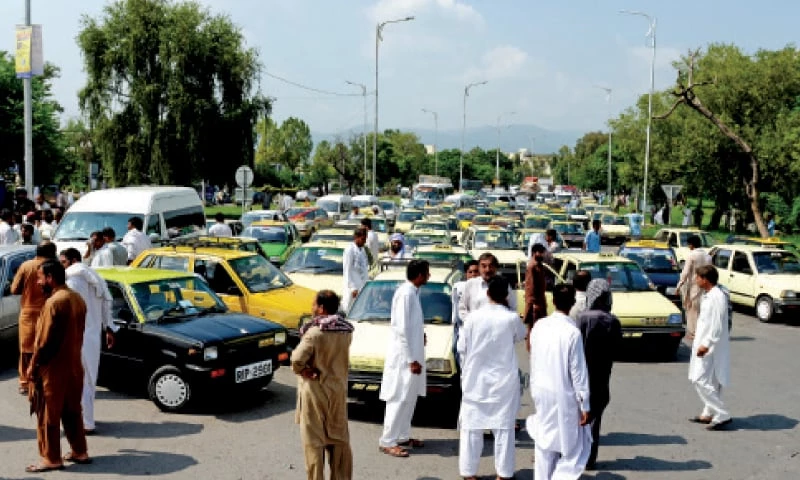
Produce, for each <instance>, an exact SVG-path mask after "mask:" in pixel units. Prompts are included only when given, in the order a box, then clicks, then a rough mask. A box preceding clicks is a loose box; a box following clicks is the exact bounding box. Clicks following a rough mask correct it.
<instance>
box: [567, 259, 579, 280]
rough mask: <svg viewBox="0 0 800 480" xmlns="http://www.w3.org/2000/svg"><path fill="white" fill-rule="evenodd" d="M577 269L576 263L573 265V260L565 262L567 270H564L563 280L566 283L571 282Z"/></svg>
mask: <svg viewBox="0 0 800 480" xmlns="http://www.w3.org/2000/svg"><path fill="white" fill-rule="evenodd" d="M577 271H578V266H577V265H575V264H574V263H573V262H567V270H566V272H564V280H566V282H567V283H572V279H573V278H574V277H575V272H577Z"/></svg>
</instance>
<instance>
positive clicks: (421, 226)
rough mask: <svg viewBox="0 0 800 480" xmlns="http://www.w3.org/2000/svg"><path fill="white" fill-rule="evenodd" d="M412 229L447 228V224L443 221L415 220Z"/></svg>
mask: <svg viewBox="0 0 800 480" xmlns="http://www.w3.org/2000/svg"><path fill="white" fill-rule="evenodd" d="M412 230H447V225H446V224H444V223H442V222H414V226H413V227H412Z"/></svg>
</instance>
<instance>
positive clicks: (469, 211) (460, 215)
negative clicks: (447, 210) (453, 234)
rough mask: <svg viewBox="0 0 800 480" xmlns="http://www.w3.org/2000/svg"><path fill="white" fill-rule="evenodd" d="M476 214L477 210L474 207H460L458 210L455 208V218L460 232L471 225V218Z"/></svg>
mask: <svg viewBox="0 0 800 480" xmlns="http://www.w3.org/2000/svg"><path fill="white" fill-rule="evenodd" d="M477 214H478V211H477V210H475V209H474V208H462V209H460V210H456V220H457V221H458V229H459V230H460V231H462V232H463V231H464V230H466V229H468V228H469V227H470V226H471V225H472V219H473V218H474V217H475V215H477Z"/></svg>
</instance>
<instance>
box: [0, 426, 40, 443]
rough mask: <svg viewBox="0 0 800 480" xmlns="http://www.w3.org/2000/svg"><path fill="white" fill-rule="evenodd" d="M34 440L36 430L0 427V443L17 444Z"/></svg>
mask: <svg viewBox="0 0 800 480" xmlns="http://www.w3.org/2000/svg"><path fill="white" fill-rule="evenodd" d="M22 440H36V430H33V429H29V428H17V427H7V426H5V425H0V442H19V441H22Z"/></svg>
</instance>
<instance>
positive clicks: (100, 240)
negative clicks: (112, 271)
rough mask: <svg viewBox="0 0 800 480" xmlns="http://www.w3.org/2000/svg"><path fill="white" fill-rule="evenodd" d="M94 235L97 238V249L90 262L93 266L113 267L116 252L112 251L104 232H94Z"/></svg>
mask: <svg viewBox="0 0 800 480" xmlns="http://www.w3.org/2000/svg"><path fill="white" fill-rule="evenodd" d="M92 236H93V237H94V238H96V239H97V240H96V241H95V243H94V245H93V246H94V248H95V251H94V254H93V255H92V261H91V263H90V265H91V266H92V268H102V267H113V266H114V252H113V251H111V249H110V248H109V246H108V243H106V239H105V237H104V236H103V232H94V233H92ZM98 246H99V248H98Z"/></svg>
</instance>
